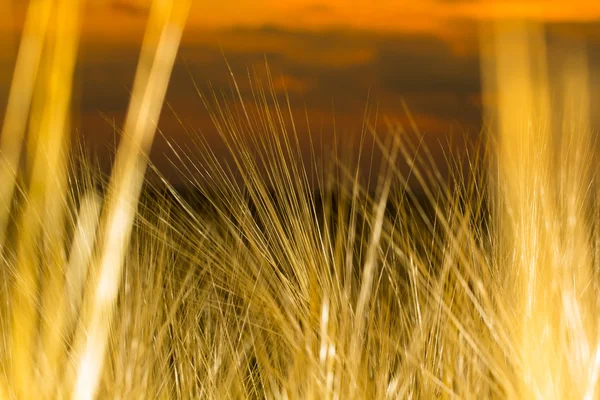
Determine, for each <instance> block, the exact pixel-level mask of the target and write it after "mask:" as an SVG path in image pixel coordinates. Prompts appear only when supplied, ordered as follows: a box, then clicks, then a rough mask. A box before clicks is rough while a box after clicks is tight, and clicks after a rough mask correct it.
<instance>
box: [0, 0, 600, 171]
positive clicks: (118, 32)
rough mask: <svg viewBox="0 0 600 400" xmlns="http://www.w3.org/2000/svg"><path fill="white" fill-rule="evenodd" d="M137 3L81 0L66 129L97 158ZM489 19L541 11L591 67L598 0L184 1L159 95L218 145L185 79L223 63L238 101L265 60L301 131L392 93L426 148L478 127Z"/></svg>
mask: <svg viewBox="0 0 600 400" xmlns="http://www.w3.org/2000/svg"><path fill="white" fill-rule="evenodd" d="M0 2H1V3H2V4H6V5H7V7H4V6H3V7H4V10H6V11H7V12H6V13H5V15H7V16H8V18H5V17H3V18H2V20H1V21H0V34H1V35H2V39H0V107H2V110H3V109H4V107H5V104H6V97H7V93H8V87H9V82H10V79H11V74H12V67H13V63H14V58H15V54H16V49H17V46H18V40H19V34H20V29H21V25H22V20H23V15H24V9H25V5H26V3H27V2H26V1H25V0H0ZM149 3H150V2H149V1H148V0H88V2H87V4H86V6H85V12H84V18H83V26H82V41H81V47H80V57H79V65H78V69H77V74H76V93H75V102H76V106H75V109H76V112H77V115H78V118H77V120H76V121H77V122H76V128H77V130H78V133H79V134H81V135H83V136H84V137H85V140H86V141H87V142H89V144H90V146H92V147H93V148H95V149H99V152H100V153H102V152H105V153H106V152H107V151H106V150H105V149H106V148H110V147H111V145H112V143H113V138H114V133H113V129H112V128H111V127H110V125H109V124H108V123H107V122H106V121H105V119H104V118H105V117H108V118H109V119H114V120H115V121H117V124H119V125H120V122H121V121H122V119H123V116H124V113H125V111H126V107H127V103H128V93H129V90H130V89H131V86H132V83H133V76H134V72H135V67H136V62H137V57H138V53H139V48H140V43H141V38H142V34H143V30H144V25H145V22H146V18H147V14H148V9H149ZM3 12H4V11H3ZM495 17H515V18H530V19H537V20H543V21H545V22H548V23H549V24H551V32H553V34H554V36H555V37H558V38H562V39H564V40H567V41H568V40H571V38H573V37H575V38H577V37H585V38H586V40H587V43H588V49H589V52H590V63H591V64H592V66H594V65H598V66H600V23H598V21H600V2H595V1H589V2H588V1H585V2H584V1H563V0H545V1H542V0H535V1H533V0H532V1H502V2H500V1H476V0H418V1H403V0H370V1H369V0H321V1H319V0H288V1H286V0H279V1H276V0H262V1H261V0H252V1H250V0H237V1H234V0H220V1H195V2H194V4H193V6H192V10H191V14H190V17H189V21H188V25H187V27H186V31H185V34H184V38H183V43H182V47H181V50H180V57H179V59H178V62H177V64H176V66H175V70H174V73H173V77H172V80H171V85H170V89H169V92H168V94H167V100H168V102H169V104H170V105H171V106H172V108H173V109H174V110H175V111H176V112H177V114H178V116H179V117H180V118H181V119H182V120H184V121H185V123H186V124H188V125H189V126H190V127H193V128H195V129H197V130H199V131H201V132H202V134H203V135H205V137H206V138H207V140H208V141H209V143H215V146H218V145H217V144H216V143H217V141H216V133H215V131H214V128H213V127H212V124H211V123H210V121H209V117H208V114H207V112H206V110H205V109H204V107H203V105H202V103H201V101H200V99H199V97H198V95H197V93H196V92H195V90H194V89H193V84H192V82H193V80H195V81H197V82H198V84H199V85H200V86H201V87H202V88H203V89H206V90H207V89H208V86H207V84H208V82H210V83H211V85H212V87H213V88H214V89H216V90H229V88H230V86H231V80H230V76H229V74H228V72H227V69H226V61H227V62H228V63H229V64H230V65H231V67H232V70H233V72H234V75H235V76H236V78H237V79H238V81H239V83H240V87H241V89H242V94H243V95H244V96H250V86H249V85H248V82H247V81H248V79H247V75H248V73H247V71H248V69H256V70H257V71H258V72H259V73H260V72H261V71H264V61H265V58H266V60H267V61H268V63H269V66H270V68H271V70H272V72H273V76H274V78H275V79H276V82H275V83H276V85H278V87H280V88H282V87H283V83H285V86H286V87H287V90H288V91H289V93H290V96H291V101H292V106H293V113H294V115H295V117H296V118H298V119H302V120H305V110H306V111H307V113H308V116H309V122H310V124H311V130H313V131H321V130H322V132H323V135H331V131H333V121H334V119H333V117H334V116H335V126H336V129H337V136H338V137H340V136H344V135H350V136H352V135H356V133H357V132H358V131H359V129H360V126H361V123H362V117H363V113H364V109H365V106H366V105H367V101H368V102H369V104H370V105H372V106H378V107H379V110H380V114H381V115H388V116H390V117H392V118H393V117H399V118H401V117H402V116H403V111H402V107H401V101H402V100H403V99H404V100H406V102H407V104H408V106H409V108H410V110H411V112H412V114H413V115H414V116H415V118H416V120H417V123H418V125H419V127H420V129H421V130H422V131H423V133H424V134H425V136H426V137H427V139H428V143H429V144H435V143H437V142H438V141H442V142H444V141H445V140H446V139H447V137H448V135H450V134H451V133H453V134H459V135H464V134H467V135H477V134H478V130H479V126H480V120H481V105H480V100H479V99H480V79H479V60H478V48H479V44H478V37H477V32H478V29H477V28H478V23H479V22H481V21H483V23H485V21H487V20H489V19H490V18H495ZM188 68H189V71H188ZM369 92H370V97H369V98H368V94H369ZM248 99H250V98H249V97H248ZM2 113H3V111H0V116H1V115H2ZM305 125H306V124H304V125H303V126H305ZM160 127H161V130H162V131H163V132H164V134H165V135H166V136H167V137H168V138H169V139H170V140H173V141H175V142H177V143H180V144H182V145H183V146H185V145H187V144H188V142H189V141H191V139H190V138H189V137H188V136H187V134H185V133H184V129H183V128H182V127H181V126H180V125H179V123H178V122H177V121H176V118H175V117H174V116H173V114H172V113H171V112H165V113H163V117H162V118H161V123H160ZM299 129H300V130H302V129H306V128H299ZM328 132H329V133H328ZM167 157H169V155H168V148H167V146H166V145H165V143H164V139H162V138H159V139H158V141H157V143H156V144H155V147H154V152H153V158H154V160H155V162H156V163H157V164H158V165H159V167H161V168H162V169H164V171H165V173H167V174H172V172H173V171H172V168H170V167H169V165H168V162H167V161H166V159H167Z"/></svg>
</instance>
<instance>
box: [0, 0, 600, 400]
mask: <svg viewBox="0 0 600 400" xmlns="http://www.w3.org/2000/svg"><path fill="white" fill-rule="evenodd" d="M188 7H189V1H188V0H186V1H177V2H174V1H169V0H155V1H154V2H153V5H152V9H151V12H150V16H149V18H148V24H147V31H146V34H145V37H144V42H143V45H142V48H141V53H140V59H139V65H138V70H137V74H136V77H135V82H134V83H133V90H132V93H131V99H130V103H129V109H128V114H127V119H126V122H125V125H124V126H123V127H122V130H121V131H122V140H121V142H120V145H119V147H118V149H115V151H116V155H115V162H114V166H113V168H112V170H111V174H110V176H105V175H103V173H102V172H101V170H100V169H99V168H97V167H96V166H95V165H94V163H93V161H92V160H89V159H87V158H86V157H85V156H84V155H83V152H79V153H78V152H74V151H73V150H72V149H73V148H77V145H74V144H73V141H75V143H76V142H77V139H76V138H75V139H73V138H72V137H71V136H72V135H71V129H70V118H71V102H72V99H71V96H72V89H73V71H74V68H75V63H76V59H77V52H78V47H79V43H78V26H79V24H80V23H81V21H80V17H81V16H80V15H79V11H78V10H79V9H80V5H79V3H78V1H77V0H32V1H30V3H29V9H28V14H27V19H26V23H25V25H24V31H23V36H22V37H23V40H22V42H21V45H20V48H19V53H18V57H17V60H16V67H15V70H14V75H13V78H12V83H11V89H10V93H9V98H8V107H7V109H6V112H5V114H4V121H3V126H2V132H1V136H0V163H1V168H0V174H1V175H0V198H1V202H0V270H1V278H0V283H1V286H0V315H1V318H0V398H6V399H13V398H14V399H50V398H52V399H54V398H72V399H93V398H115V399H125V398H126V399H141V398H161V399H163V398H164V399H168V398H211V399H212V398H214V399H228V398H232V399H238V398H244V399H245V398H256V399H259V398H269V399H271V398H275V399H279V398H282V399H340V400H342V399H380V398H381V399H383V398H386V399H387V398H391V399H396V398H411V399H413V398H418V399H421V398H423V399H431V398H467V399H470V398H473V399H486V398H494V399H496V398H499V399H500V398H502V399H503V398H507V399H533V398H535V399H566V398H573V399H595V398H600V389H599V388H598V387H597V383H598V378H599V374H600V347H599V345H600V286H599V285H600V280H599V279H600V277H599V276H598V273H599V272H600V231H599V229H600V191H599V190H600V186H599V185H598V179H597V178H596V172H597V168H598V166H599V164H598V158H595V156H596V154H595V153H596V150H595V149H596V140H597V136H596V134H595V133H594V132H593V131H591V129H590V124H589V120H590V113H591V110H590V103H589V83H588V76H589V74H588V71H587V67H586V65H587V64H586V58H585V52H583V51H582V50H580V49H573V50H572V51H571V52H570V53H568V54H566V55H565V56H564V65H563V66H562V68H561V69H560V71H561V73H560V74H559V76H549V74H548V70H547V63H546V61H545V60H546V58H545V52H546V48H545V41H544V39H543V26H539V25H532V24H527V23H520V22H502V21H498V22H496V23H494V24H492V23H489V24H488V25H486V26H484V27H482V30H481V66H482V76H483V87H484V93H483V95H484V99H485V101H484V104H485V105H486V115H485V122H486V123H485V124H484V125H485V128H484V130H483V132H482V137H484V138H485V140H484V142H483V143H470V144H469V146H468V151H467V152H466V153H465V154H464V155H463V156H462V157H458V156H448V157H447V158H446V159H445V160H443V161H440V160H438V159H436V158H435V157H433V156H432V155H431V152H430V151H429V150H428V149H427V148H426V147H423V146H421V145H420V143H421V142H420V139H419V138H420V136H419V131H418V127H417V126H415V125H414V124H411V125H410V126H402V125H401V124H399V123H397V122H395V121H394V119H390V120H389V123H388V124H387V129H386V130H385V132H380V131H377V130H375V129H374V128H369V129H366V130H365V132H364V133H363V136H364V137H366V136H369V137H372V138H373V139H374V142H375V144H376V146H378V147H379V149H380V151H381V153H382V154H383V157H382V162H381V166H380V171H379V173H378V176H379V178H378V180H377V182H375V183H374V184H373V185H372V187H370V188H366V187H365V186H364V185H363V184H361V181H360V179H359V178H358V171H356V170H355V169H353V168H352V167H349V166H348V165H346V164H344V162H343V159H344V158H343V157H342V156H339V157H338V156H336V155H332V157H331V160H332V161H331V163H330V165H328V166H327V167H326V168H324V171H329V172H323V173H322V174H321V175H319V176H318V177H317V179H316V180H315V179H313V178H312V177H311V174H310V172H309V171H310V170H311V168H312V167H313V166H314V165H308V164H307V163H304V162H296V161H297V160H300V159H302V157H301V155H300V153H301V150H300V146H299V144H298V136H297V132H296V130H295V125H294V118H296V117H297V116H294V115H292V113H291V111H290V110H291V108H290V106H289V100H288V99H287V98H286V97H284V98H281V96H279V95H278V94H277V93H276V92H275V90H274V89H273V82H272V80H271V78H270V75H268V76H267V79H266V81H265V80H261V79H259V78H258V77H254V78H252V77H251V78H249V79H254V81H253V87H254V88H255V96H254V98H253V99H252V100H253V101H252V102H250V103H248V102H240V103H241V104H242V106H241V108H235V106H232V105H231V104H228V103H226V102H223V101H222V99H220V98H219V97H218V96H217V95H215V94H211V93H209V94H208V95H205V94H202V93H199V96H201V98H202V101H203V102H204V104H205V106H206V108H207V109H208V110H209V112H210V115H211V118H212V122H213V124H214V126H215V127H216V129H217V131H218V132H219V134H220V135H221V137H222V139H223V140H224V142H225V143H226V144H227V146H228V149H229V152H230V155H231V157H232V160H233V163H232V164H231V165H224V164H223V163H221V162H220V161H219V159H218V157H217V156H216V155H215V154H214V153H213V152H212V151H211V149H210V147H209V146H208V145H207V144H206V142H205V141H203V140H202V138H198V140H197V143H198V147H197V149H196V151H195V154H193V155H192V154H189V153H186V152H184V151H179V152H178V153H177V154H178V156H179V157H181V158H182V159H188V160H192V161H193V162H192V163H188V164H186V165H190V166H189V167H188V168H189V170H187V171H184V172H186V173H188V175H189V176H197V177H198V178H197V179H193V180H190V182H189V185H190V187H192V188H193V189H194V191H193V193H194V195H193V196H191V197H190V196H186V195H184V194H182V193H181V192H180V191H179V190H177V189H176V188H175V187H173V186H172V185H171V184H170V183H169V181H168V180H166V179H163V180H161V181H159V182H158V183H157V182H149V181H148V180H146V178H145V176H146V172H147V170H148V169H149V168H151V169H155V167H154V166H153V165H152V164H150V163H149V161H148V154H149V151H150V148H151V146H152V142H153V138H154V136H155V134H156V131H157V121H158V116H159V115H160V112H161V109H162V107H163V102H164V97H165V93H166V90H167V87H168V83H169V76H170V74H171V69H172V67H173V63H174V60H175V58H176V56H177V49H178V45H179V41H180V38H181V34H182V30H183V27H184V24H185V19H186V13H187V9H188ZM234 82H235V81H234ZM557 86H559V87H560V88H561V90H562V92H561V93H563V96H562V97H560V98H558V99H556V98H554V97H553V96H551V95H550V94H551V92H552V91H553V90H554V89H555V88H556V87H557ZM238 96H240V97H241V94H239V92H238ZM238 107H239V106H238ZM556 114H559V115H560V118H561V122H560V124H559V126H558V127H557V126H556V125H555V124H554V125H553V124H551V123H550V122H549V121H550V120H551V117H552V116H553V115H556ZM167 135H168V133H167ZM25 142H26V143H27V144H26V145H25ZM359 151H360V148H359ZM295 160H296V161H295ZM401 161H403V162H406V163H408V165H409V166H410V173H409V174H408V175H407V174H406V172H404V169H402V168H400V167H399V163H400V162H401ZM311 162H312V161H311ZM314 162H315V163H316V161H314ZM440 162H444V163H445V165H444V168H443V169H447V170H449V171H450V173H449V175H448V176H446V175H444V174H442V173H440V170H441V168H440V165H439V163H440ZM232 171H233V172H234V174H235V175H236V178H233V177H232ZM156 173H157V174H160V171H156ZM409 180H410V181H414V182H416V186H415V185H414V184H409V183H408V182H409ZM416 187H418V189H419V190H418V191H417V190H416V189H415V188H416ZM419 193H423V194H419Z"/></svg>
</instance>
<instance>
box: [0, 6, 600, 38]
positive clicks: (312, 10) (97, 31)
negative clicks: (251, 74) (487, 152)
mask: <svg viewBox="0 0 600 400" xmlns="http://www.w3.org/2000/svg"><path fill="white" fill-rule="evenodd" d="M2 2H8V13H9V14H12V15H13V16H14V17H13V18H3V19H2V21H1V22H0V29H2V30H4V31H6V30H10V31H13V32H14V31H16V30H18V28H19V25H20V24H19V22H20V21H21V20H22V18H21V16H22V14H23V10H24V8H25V6H24V4H25V3H26V2H25V1H21V0H2ZM150 3H151V0H88V1H87V2H86V10H87V12H86V13H85V18H84V32H85V35H84V37H85V38H87V39H89V40H102V41H124V40H136V39H137V37H138V34H137V33H138V32H139V31H140V30H141V29H142V27H143V23H144V17H145V15H146V14H147V11H148V7H149V4H150ZM489 17H519V18H536V19H541V20H545V21H592V20H597V19H600V2H598V1H594V0H573V1H565V0H526V1H515V0H504V1H500V0H488V1H486V0H481V1H478V0H418V1H414V0H284V1H282V0H219V1H200V0H195V1H194V2H193V5H192V10H191V13H190V18H189V24H188V29H192V30H196V29H214V28H229V27H231V26H236V25H243V26H260V25H264V24H272V25H277V26H281V27H286V28H294V29H326V28H333V27H345V28H349V29H361V30H375V31H385V32H390V31H391V32H436V33H444V34H452V33H456V31H457V30H460V27H459V24H458V23H457V21H460V20H462V19H465V18H466V19H480V18H489Z"/></svg>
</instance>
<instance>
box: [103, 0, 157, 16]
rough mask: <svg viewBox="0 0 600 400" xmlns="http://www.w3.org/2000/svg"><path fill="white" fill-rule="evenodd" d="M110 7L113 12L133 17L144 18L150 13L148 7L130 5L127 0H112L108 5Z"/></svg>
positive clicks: (135, 4) (136, 4)
mask: <svg viewBox="0 0 600 400" xmlns="http://www.w3.org/2000/svg"><path fill="white" fill-rule="evenodd" d="M110 6H111V8H112V9H113V10H114V11H117V12H120V13H123V14H128V15H131V16H134V17H145V16H147V15H148V13H149V11H150V8H149V7H148V6H145V5H142V4H139V3H132V2H131V1H127V0H113V1H112V2H111V3H110Z"/></svg>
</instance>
